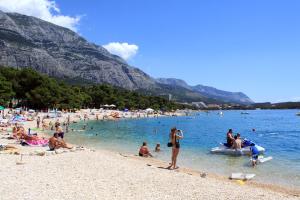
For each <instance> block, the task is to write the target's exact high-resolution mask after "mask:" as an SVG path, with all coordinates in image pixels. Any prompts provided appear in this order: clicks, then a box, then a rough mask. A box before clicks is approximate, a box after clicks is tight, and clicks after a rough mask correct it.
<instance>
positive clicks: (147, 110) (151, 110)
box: [146, 108, 154, 112]
mask: <svg viewBox="0 0 300 200" xmlns="http://www.w3.org/2000/svg"><path fill="white" fill-rule="evenodd" d="M153 111H154V110H153V109H152V108H147V109H146V112H153Z"/></svg>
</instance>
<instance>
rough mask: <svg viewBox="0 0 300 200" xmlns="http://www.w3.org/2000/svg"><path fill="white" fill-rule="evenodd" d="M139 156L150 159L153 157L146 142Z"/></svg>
mask: <svg viewBox="0 0 300 200" xmlns="http://www.w3.org/2000/svg"><path fill="white" fill-rule="evenodd" d="M139 156H142V157H148V156H150V157H152V154H151V153H150V151H149V149H148V147H147V143H146V142H143V145H142V146H141V148H140V151H139Z"/></svg>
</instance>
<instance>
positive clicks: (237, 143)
mask: <svg viewBox="0 0 300 200" xmlns="http://www.w3.org/2000/svg"><path fill="white" fill-rule="evenodd" d="M232 148H233V149H235V150H238V149H241V148H242V140H241V134H239V133H238V134H237V135H235V136H234V141H233V146H232Z"/></svg>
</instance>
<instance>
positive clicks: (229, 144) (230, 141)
mask: <svg viewBox="0 0 300 200" xmlns="http://www.w3.org/2000/svg"><path fill="white" fill-rule="evenodd" d="M226 140H227V143H226V146H227V147H232V145H233V142H234V137H233V135H232V129H229V130H228V132H227V134H226Z"/></svg>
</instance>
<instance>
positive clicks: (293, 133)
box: [66, 110, 300, 189]
mask: <svg viewBox="0 0 300 200" xmlns="http://www.w3.org/2000/svg"><path fill="white" fill-rule="evenodd" d="M242 112H247V113H249V114H241V111H223V115H219V112H217V111H215V112H214V111H211V112H209V113H205V112H199V113H195V114H194V115H193V116H184V117H159V118H144V119H121V120H117V121H88V122H84V121H81V122H79V123H76V124H72V125H71V127H70V130H71V129H74V130H73V131H70V132H69V133H67V134H66V139H67V140H68V142H73V143H76V144H81V145H85V146H88V147H93V148H102V149H107V150H113V151H119V152H124V153H132V154H137V153H138V149H139V147H140V146H141V144H142V142H144V141H146V142H147V143H148V146H149V148H150V149H152V150H154V148H155V145H156V144H157V143H160V144H161V152H159V153H153V154H154V157H155V158H157V159H161V160H164V161H170V156H171V155H170V150H171V149H170V148H168V147H167V143H168V140H169V132H170V129H171V128H172V127H174V126H175V127H177V128H178V129H181V130H183V132H184V139H183V140H181V141H180V143H181V149H180V154H179V157H178V165H179V166H185V167H190V168H193V169H196V170H199V171H207V172H211V173H217V174H220V175H224V176H229V175H230V174H231V173H232V172H244V173H255V174H256V177H255V180H256V181H258V182H263V183H268V184H279V185H283V186H288V187H292V188H297V189H299V188H300V117H299V116H296V113H297V112H299V110H249V111H242ZM86 123H87V128H86V130H84V131H83V130H82V127H83V125H84V124H86ZM229 128H232V129H233V132H234V133H240V134H241V136H242V138H247V139H250V140H252V141H254V142H255V143H256V144H258V145H260V146H262V147H264V148H265V149H266V152H265V156H266V157H267V156H272V157H273V160H271V161H268V162H266V163H263V164H260V165H258V166H257V167H256V168H252V167H251V166H250V161H249V157H247V156H239V157H236V156H228V155H215V154H211V153H210V149H211V148H213V147H217V146H218V145H219V143H220V142H225V141H226V132H227V131H228V129H229ZM253 129H255V131H253ZM77 130H79V131H77Z"/></svg>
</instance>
